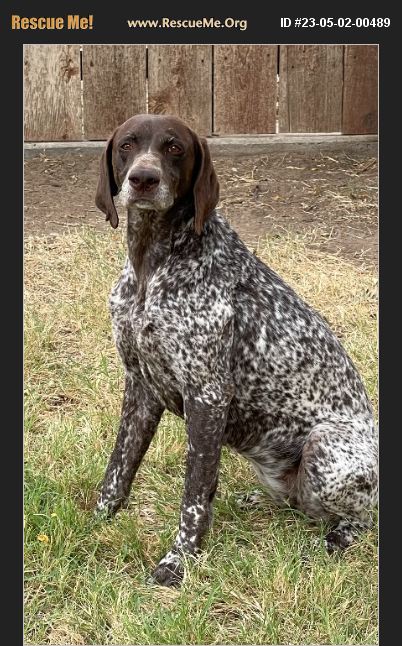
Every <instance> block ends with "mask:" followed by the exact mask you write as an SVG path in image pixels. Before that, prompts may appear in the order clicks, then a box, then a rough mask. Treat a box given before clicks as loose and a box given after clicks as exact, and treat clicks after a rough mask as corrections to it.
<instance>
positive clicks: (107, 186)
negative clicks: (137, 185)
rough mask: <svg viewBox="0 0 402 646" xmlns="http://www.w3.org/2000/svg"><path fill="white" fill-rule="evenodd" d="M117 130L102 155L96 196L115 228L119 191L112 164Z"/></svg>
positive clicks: (117, 221)
mask: <svg viewBox="0 0 402 646" xmlns="http://www.w3.org/2000/svg"><path fill="white" fill-rule="evenodd" d="M115 132H116V130H115V131H114V133H113V134H112V136H111V137H110V139H109V140H108V142H107V144H106V148H105V150H104V151H103V154H102V157H101V162H100V175H99V180H98V188H97V189H96V196H95V204H96V206H97V207H98V209H100V210H101V211H103V213H105V214H106V220H109V221H110V224H111V225H112V227H113V229H116V228H117V225H118V224H119V216H118V215H117V211H116V207H115V205H114V201H113V196H114V195H117V193H118V191H119V189H118V187H117V184H116V181H115V178H114V173H113V165H112V150H113V138H114V135H115Z"/></svg>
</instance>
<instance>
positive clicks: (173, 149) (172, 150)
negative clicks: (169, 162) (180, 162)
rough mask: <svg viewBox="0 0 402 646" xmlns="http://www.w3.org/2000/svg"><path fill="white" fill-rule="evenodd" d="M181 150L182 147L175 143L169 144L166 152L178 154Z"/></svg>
mask: <svg viewBox="0 0 402 646" xmlns="http://www.w3.org/2000/svg"><path fill="white" fill-rule="evenodd" d="M181 152H182V149H181V148H180V146H177V144H171V145H170V146H169V148H168V153H172V155H180V153H181Z"/></svg>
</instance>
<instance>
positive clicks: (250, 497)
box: [235, 489, 267, 509]
mask: <svg viewBox="0 0 402 646" xmlns="http://www.w3.org/2000/svg"><path fill="white" fill-rule="evenodd" d="M235 500H236V502H237V504H238V506H239V507H240V509H258V508H261V507H264V506H265V505H266V503H267V497H266V496H264V494H263V492H262V491H260V490H259V489H254V490H253V491H249V492H246V493H242V494H240V495H238V496H236V498H235Z"/></svg>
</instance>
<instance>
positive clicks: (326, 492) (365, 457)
mask: <svg viewBox="0 0 402 646" xmlns="http://www.w3.org/2000/svg"><path fill="white" fill-rule="evenodd" d="M118 193H119V194H120V200H121V203H122V205H124V206H125V207H126V208H127V212H128V225H127V245H128V257H127V260H126V263H125V266H124V269H123V273H122V275H121V277H120V279H119V280H118V282H117V284H116V286H115V287H114V288H113V290H112V293H111V297H110V309H111V315H112V319H113V330H114V336H115V341H116V345H117V348H118V350H119V352H120V355H121V358H122V360H123V363H124V368H125V391H124V399H123V406H122V416H121V422H120V429H119V432H118V436H117V441H116V445H115V448H114V451H113V453H112V455H111V458H110V461H109V465H108V467H107V470H106V475H105V478H104V482H103V485H102V489H101V493H100V497H99V500H98V503H97V509H98V511H100V512H107V513H110V514H112V513H114V512H116V511H117V509H118V508H119V507H120V506H121V505H122V504H123V503H124V502H125V501H126V499H127V497H128V495H129V491H130V487H131V484H132V481H133V478H134V476H135V473H136V471H137V469H138V467H139V466H140V463H141V460H142V458H143V457H144V454H145V452H146V451H147V449H148V447H149V445H150V442H151V440H152V438H153V436H154V434H155V431H156V428H157V426H158V422H159V420H160V418H161V415H162V413H163V411H164V410H165V409H167V410H169V411H172V412H173V413H174V414H176V415H178V416H180V417H182V418H184V420H185V422H186V427H187V435H188V450H187V467H186V476H185V484H184V495H183V501H182V506H181V515H180V527H179V531H178V534H177V537H176V540H175V542H174V545H173V546H172V549H171V550H170V551H169V552H168V553H167V554H166V556H164V558H162V560H161V561H160V563H159V565H158V566H157V568H156V570H155V571H154V572H153V579H154V580H155V581H156V582H158V583H160V584H162V585H177V584H179V582H180V581H181V579H182V578H183V572H184V567H183V559H182V557H183V555H186V554H189V555H195V554H197V553H198V552H199V550H200V545H201V539H202V537H203V536H204V534H205V532H206V530H207V528H208V526H209V525H210V522H211V519H212V502H213V498H214V495H215V491H216V488H217V482H218V469H219V460H220V453H221V447H222V445H224V444H226V445H228V446H230V447H231V448H233V449H235V450H236V451H238V452H239V453H240V454H241V455H243V456H244V457H245V458H247V459H248V460H250V462H251V464H252V465H253V467H254V468H255V471H256V472H257V475H258V477H259V479H260V480H261V482H262V483H263V484H264V485H265V486H266V487H267V488H268V490H269V493H270V495H271V496H272V498H273V499H274V500H275V501H276V502H277V503H279V504H281V503H286V504H290V505H292V506H294V507H296V508H298V509H300V510H302V511H303V512H304V513H305V514H307V515H308V516H309V517H311V518H313V519H323V520H325V521H328V522H329V523H330V524H331V525H330V526H331V531H330V532H329V533H328V534H327V536H326V546H327V549H328V550H329V551H333V550H335V549H342V548H345V547H347V546H349V545H350V544H351V543H352V542H353V540H354V538H355V536H356V534H357V533H358V532H359V531H361V530H363V529H365V528H367V527H369V526H370V523H371V513H370V510H371V509H372V508H373V507H374V506H375V504H376V497H377V437H376V427H375V423H374V420H373V411H372V408H371V405H370V402H369V399H368V396H367V394H366V391H365V389H364V386H363V384H362V382H361V379H360V377H359V375H358V373H357V370H356V368H355V367H354V365H353V363H352V361H351V360H350V359H349V357H348V356H347V354H346V352H345V350H344V349H343V348H342V346H341V344H340V343H339V341H338V339H337V338H336V337H335V336H334V334H333V332H332V331H331V330H330V328H329V327H328V325H327V323H326V322H325V321H324V320H323V319H322V318H321V316H320V315H319V314H318V313H317V312H315V311H314V310H313V309H312V308H311V307H309V306H308V305H307V304H306V303H305V302H304V301H302V300H301V299H300V298H299V297H298V296H297V295H296V294H295V292H294V291H293V290H292V289H291V288H290V287H289V286H288V285H287V284H286V283H285V282H284V281H283V280H282V279H281V278H280V277H279V276H277V274H276V273H275V272H274V271H272V269H270V268H269V267H267V266H266V265H265V264H263V263H262V262H261V261H260V260H259V259H258V258H257V257H256V256H255V255H253V254H252V253H250V252H249V251H248V249H247V248H246V246H245V245H244V244H243V242H242V241H241V240H240V239H239V238H238V236H237V235H236V233H235V232H234V231H233V230H232V229H231V227H230V226H229V224H228V223H227V222H226V221H225V220H224V219H223V218H222V217H221V216H220V215H218V214H217V213H216V211H215V207H216V204H217V202H218V195H219V185H218V181H217V177H216V174H215V171H214V168H213V165H212V162H211V158H210V153H209V150H208V146H207V142H206V140H205V139H202V138H200V137H198V136H197V135H196V134H195V133H194V132H193V131H192V130H190V128H188V127H187V126H186V125H185V124H184V123H183V122H182V121H180V120H179V119H177V118H174V117H167V116H157V115H137V116H134V117H132V118H131V119H129V120H128V121H126V122H125V123H123V125H121V126H120V127H118V128H117V129H116V130H115V131H114V133H113V135H112V136H111V138H110V139H109V141H108V142H107V145H106V150H105V151H104V153H103V156H102V159H101V170H100V179H99V184H98V188H97V194H96V205H97V206H98V208H99V209H100V210H101V211H103V212H104V213H105V214H106V219H107V220H109V221H110V224H111V225H112V227H114V228H116V227H117V225H118V215H117V211H116V208H115V205H114V202H113V197H114V196H116V195H117V194H118Z"/></svg>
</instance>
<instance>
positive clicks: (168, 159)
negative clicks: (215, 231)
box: [95, 114, 219, 233]
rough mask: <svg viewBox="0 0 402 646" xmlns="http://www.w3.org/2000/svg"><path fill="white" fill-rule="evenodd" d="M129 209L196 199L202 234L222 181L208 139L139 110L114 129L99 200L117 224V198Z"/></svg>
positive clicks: (173, 121) (164, 206)
mask: <svg viewBox="0 0 402 646" xmlns="http://www.w3.org/2000/svg"><path fill="white" fill-rule="evenodd" d="M118 193H120V201H121V202H122V204H123V205H124V206H126V207H127V208H128V209H130V208H136V209H137V210H139V211H148V212H149V211H155V212H158V213H167V212H168V211H170V210H171V209H172V207H174V205H175V204H179V203H182V202H183V201H184V200H189V199H193V201H194V213H195V218H194V226H195V229H196V231H197V233H201V231H202V229H203V226H204V222H205V221H206V219H207V218H208V216H209V215H210V214H211V212H212V211H213V210H214V208H215V206H216V205H217V203H218V199H219V184H218V179H217V177H216V173H215V170H214V167H213V165H212V161H211V156H210V153H209V149H208V144H207V141H206V139H204V138H202V137H198V135H197V134H196V133H195V132H193V130H191V129H190V128H189V127H188V126H186V124H185V123H183V121H181V120H180V119H178V118H176V117H170V116H165V115H152V114H139V115H136V116H135V117H131V119H128V121H126V122H125V123H123V124H122V125H121V126H119V127H118V128H116V130H115V131H114V133H113V134H112V136H111V137H110V139H109V140H108V142H107V144H106V149H105V150H104V152H103V155H102V159H101V168H100V177H99V182H98V188H97V191H96V198H95V203H96V206H97V207H98V209H100V210H101V211H103V213H105V214H106V220H109V221H110V224H111V225H112V227H113V228H116V227H117V225H118V223H119V218H118V215H117V211H116V207H115V205H114V200H113V198H114V197H115V196H116V195H117V194H118Z"/></svg>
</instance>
